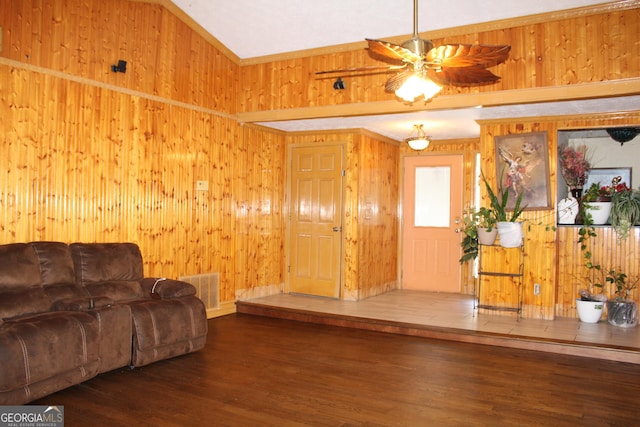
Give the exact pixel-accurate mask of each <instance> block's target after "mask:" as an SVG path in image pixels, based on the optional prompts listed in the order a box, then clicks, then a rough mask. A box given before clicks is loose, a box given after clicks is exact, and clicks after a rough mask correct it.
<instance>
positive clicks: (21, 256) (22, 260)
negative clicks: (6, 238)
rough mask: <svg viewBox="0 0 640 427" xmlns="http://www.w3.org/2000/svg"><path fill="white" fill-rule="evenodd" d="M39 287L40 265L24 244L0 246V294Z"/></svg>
mask: <svg viewBox="0 0 640 427" xmlns="http://www.w3.org/2000/svg"><path fill="white" fill-rule="evenodd" d="M34 286H41V279H40V263H39V262H38V257H37V256H36V253H35V251H34V249H33V248H32V247H31V246H29V245H28V244H26V243H10V244H8V245H0V292H2V291H10V290H17V289H27V288H32V287H34Z"/></svg>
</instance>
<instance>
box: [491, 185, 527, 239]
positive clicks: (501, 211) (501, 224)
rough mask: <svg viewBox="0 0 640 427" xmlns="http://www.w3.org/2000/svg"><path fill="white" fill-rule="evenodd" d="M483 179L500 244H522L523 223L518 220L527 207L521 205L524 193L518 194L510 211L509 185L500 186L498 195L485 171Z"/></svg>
mask: <svg viewBox="0 0 640 427" xmlns="http://www.w3.org/2000/svg"><path fill="white" fill-rule="evenodd" d="M482 180H483V181H484V185H485V187H486V189H487V194H488V195H489V203H490V206H491V210H492V211H493V214H494V216H495V219H496V225H497V227H498V235H499V236H500V245H502V246H504V247H517V246H520V245H522V223H520V222H517V220H518V218H519V217H520V215H521V214H522V212H524V210H525V208H526V206H521V204H522V196H523V193H522V192H520V193H519V194H518V196H517V198H516V202H515V205H514V207H513V210H511V211H509V209H508V208H507V201H508V199H509V187H507V188H499V191H498V194H499V196H498V195H497V194H496V192H495V191H493V189H492V188H491V185H489V182H488V181H487V178H486V177H485V176H484V173H482Z"/></svg>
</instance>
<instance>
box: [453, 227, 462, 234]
mask: <svg viewBox="0 0 640 427" xmlns="http://www.w3.org/2000/svg"><path fill="white" fill-rule="evenodd" d="M454 231H455V232H456V233H459V232H461V231H462V230H461V229H459V228H456V229H455V230H454Z"/></svg>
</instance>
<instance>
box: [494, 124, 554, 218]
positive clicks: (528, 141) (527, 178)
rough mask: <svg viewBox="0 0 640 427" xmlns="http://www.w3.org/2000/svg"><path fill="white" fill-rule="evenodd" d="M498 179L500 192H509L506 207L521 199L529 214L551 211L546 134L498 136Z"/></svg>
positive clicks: (496, 140) (496, 146) (510, 206)
mask: <svg viewBox="0 0 640 427" xmlns="http://www.w3.org/2000/svg"><path fill="white" fill-rule="evenodd" d="M494 142H495V149H496V177H497V182H498V186H499V188H500V189H505V188H508V189H509V198H508V201H507V207H508V208H510V209H513V206H514V205H515V201H516V199H517V198H518V195H519V194H521V193H522V204H521V206H526V209H527V210H532V209H538V210H540V209H552V206H551V188H550V187H551V183H550V178H549V143H548V140H547V132H530V133H523V134H514V135H504V136H496V137H495V138H494Z"/></svg>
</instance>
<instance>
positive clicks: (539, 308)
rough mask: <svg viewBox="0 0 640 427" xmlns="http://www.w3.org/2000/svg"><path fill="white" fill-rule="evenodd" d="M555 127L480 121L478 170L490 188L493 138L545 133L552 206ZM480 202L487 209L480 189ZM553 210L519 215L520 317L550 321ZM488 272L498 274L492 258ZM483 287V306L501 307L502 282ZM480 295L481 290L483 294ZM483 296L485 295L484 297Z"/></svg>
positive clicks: (489, 281) (490, 281)
mask: <svg viewBox="0 0 640 427" xmlns="http://www.w3.org/2000/svg"><path fill="white" fill-rule="evenodd" d="M555 129H556V127H555V125H554V124H553V123H542V122H537V121H531V122H523V123H509V122H508V121H505V122H504V124H495V125H493V126H489V125H487V126H486V127H485V125H484V124H483V123H482V122H481V136H480V150H481V156H482V169H483V171H484V173H485V176H486V177H487V179H488V180H489V183H490V184H491V186H492V188H494V189H495V188H497V186H496V176H495V171H496V159H495V149H494V147H495V145H494V138H495V136H500V135H508V134H511V133H527V132H538V131H547V138H548V145H549V155H550V160H549V172H550V177H551V193H552V197H551V204H552V206H555V203H556V197H555V182H556V177H555V174H556V162H557V155H555V154H553V153H554V150H556V152H557V145H556V131H555ZM481 194H482V203H483V205H485V206H488V204H489V202H488V199H487V194H486V191H485V189H484V186H481ZM555 215H556V214H555V209H551V210H540V211H525V213H524V214H523V215H522V218H523V220H525V224H524V236H525V240H524V244H525V250H526V252H525V265H524V278H523V282H522V286H523V290H522V292H523V317H534V318H543V319H552V318H553V315H554V305H555V283H556V279H555V276H556V262H555V260H556V257H555V233H554V232H553V231H550V230H547V227H553V226H554V225H555V221H556V220H555ZM487 268H488V269H489V270H493V271H500V270H499V268H500V261H499V259H498V258H496V259H495V260H494V261H490V262H489V264H488V265H487ZM535 283H538V284H540V287H541V293H540V295H533V286H534V284H535ZM483 287H484V288H485V289H487V290H488V291H489V295H491V299H490V300H485V301H484V302H483V303H485V304H491V305H500V304H504V302H503V301H501V300H500V292H502V291H504V290H505V289H504V287H503V285H502V283H499V281H497V280H495V279H494V278H492V277H488V278H487V280H486V282H485V283H483ZM483 292H484V291H483ZM485 295H486V294H485Z"/></svg>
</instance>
